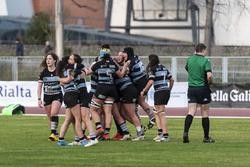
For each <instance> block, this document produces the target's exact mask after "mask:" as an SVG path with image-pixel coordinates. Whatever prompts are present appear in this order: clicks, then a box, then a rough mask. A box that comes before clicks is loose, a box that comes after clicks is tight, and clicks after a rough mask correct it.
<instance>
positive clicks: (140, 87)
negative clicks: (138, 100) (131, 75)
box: [134, 76, 148, 96]
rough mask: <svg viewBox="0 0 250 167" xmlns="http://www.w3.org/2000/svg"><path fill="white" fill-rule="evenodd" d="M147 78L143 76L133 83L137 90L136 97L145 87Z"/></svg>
mask: <svg viewBox="0 0 250 167" xmlns="http://www.w3.org/2000/svg"><path fill="white" fill-rule="evenodd" d="M147 82H148V80H147V77H146V76H144V77H142V78H140V79H139V80H137V81H136V82H134V85H135V87H136V89H137V96H139V95H140V93H141V91H142V90H143V89H144V88H145V86H146V85H147Z"/></svg>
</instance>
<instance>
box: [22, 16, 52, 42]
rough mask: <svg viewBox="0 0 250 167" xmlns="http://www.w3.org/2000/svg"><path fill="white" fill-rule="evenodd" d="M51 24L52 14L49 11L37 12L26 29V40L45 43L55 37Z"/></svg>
mask: <svg viewBox="0 0 250 167" xmlns="http://www.w3.org/2000/svg"><path fill="white" fill-rule="evenodd" d="M51 25H52V24H50V16H49V15H48V14H47V13H44V12H39V13H36V14H35V15H34V16H33V17H32V19H31V22H30V24H29V26H28V28H27V30H26V33H25V42H27V43H32V44H44V43H45V41H47V40H50V41H51V40H52V39H53V38H54V30H53V27H51Z"/></svg>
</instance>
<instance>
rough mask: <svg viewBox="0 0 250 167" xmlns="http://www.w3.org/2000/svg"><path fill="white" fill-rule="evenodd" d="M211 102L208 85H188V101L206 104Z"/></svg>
mask: <svg viewBox="0 0 250 167" xmlns="http://www.w3.org/2000/svg"><path fill="white" fill-rule="evenodd" d="M210 102H211V90H210V88H209V87H189V88H188V103H197V104H208V103H210Z"/></svg>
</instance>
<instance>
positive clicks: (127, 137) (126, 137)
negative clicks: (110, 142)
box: [120, 134, 130, 141]
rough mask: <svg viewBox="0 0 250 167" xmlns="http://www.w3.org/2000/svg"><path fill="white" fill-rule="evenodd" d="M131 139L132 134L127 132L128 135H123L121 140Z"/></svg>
mask: <svg viewBox="0 0 250 167" xmlns="http://www.w3.org/2000/svg"><path fill="white" fill-rule="evenodd" d="M129 139H130V134H127V135H123V137H122V138H121V139H120V141H124V140H129Z"/></svg>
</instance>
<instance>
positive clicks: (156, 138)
mask: <svg viewBox="0 0 250 167" xmlns="http://www.w3.org/2000/svg"><path fill="white" fill-rule="evenodd" d="M160 139H161V135H157V136H156V137H155V138H153V140H154V141H156V140H160Z"/></svg>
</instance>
